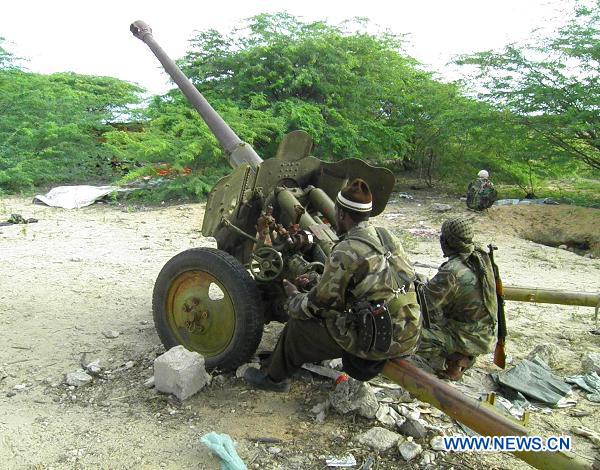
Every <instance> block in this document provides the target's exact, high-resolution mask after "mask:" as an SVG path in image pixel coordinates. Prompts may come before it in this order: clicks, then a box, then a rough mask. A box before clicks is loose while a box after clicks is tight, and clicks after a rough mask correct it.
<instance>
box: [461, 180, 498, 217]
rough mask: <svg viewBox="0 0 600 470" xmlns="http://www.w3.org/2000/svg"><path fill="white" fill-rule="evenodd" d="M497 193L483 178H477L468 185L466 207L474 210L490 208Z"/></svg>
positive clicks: (488, 181)
mask: <svg viewBox="0 0 600 470" xmlns="http://www.w3.org/2000/svg"><path fill="white" fill-rule="evenodd" d="M497 197H498V192H497V191H496V189H495V188H494V184H493V183H492V182H491V181H490V180H488V179H485V178H477V179H476V180H475V181H471V182H470V183H469V188H468V189H467V206H468V207H470V208H471V209H475V210H483V209H487V208H488V207H491V206H492V205H493V204H494V202H495V201H496V198H497Z"/></svg>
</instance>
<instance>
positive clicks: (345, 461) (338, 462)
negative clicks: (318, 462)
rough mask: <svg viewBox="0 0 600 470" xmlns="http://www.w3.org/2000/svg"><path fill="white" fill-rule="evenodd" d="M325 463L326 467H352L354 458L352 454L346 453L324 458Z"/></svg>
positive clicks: (354, 463)
mask: <svg viewBox="0 0 600 470" xmlns="http://www.w3.org/2000/svg"><path fill="white" fill-rule="evenodd" d="M325 463H326V464H327V466H328V467H354V466H355V465H356V459H355V458H354V455H352V454H348V455H346V456H344V457H341V458H336V457H331V458H329V459H325Z"/></svg>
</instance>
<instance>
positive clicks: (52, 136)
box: [0, 68, 140, 191]
mask: <svg viewBox="0 0 600 470" xmlns="http://www.w3.org/2000/svg"><path fill="white" fill-rule="evenodd" d="M139 92H140V89H139V88H138V87H136V86H135V85H132V84H129V83H126V82H123V81H120V80H117V79H114V78H109V77H93V76H85V75H77V74H73V73H58V74H53V75H40V74H35V73H27V72H23V71H20V70H17V69H15V68H10V69H6V70H0V188H2V189H4V190H8V191H18V190H22V189H26V188H31V187H34V186H40V185H46V184H50V183H64V182H81V181H90V180H93V179H106V178H109V177H112V175H110V174H109V173H107V168H109V167H108V166H107V165H105V164H103V162H106V161H110V158H111V155H110V154H109V153H108V151H107V150H106V149H105V148H104V147H103V145H102V140H103V138H102V134H103V133H104V132H106V131H107V130H109V129H112V128H111V126H110V125H109V124H108V122H109V121H111V120H114V119H115V117H116V116H118V115H119V114H120V113H127V112H128V107H129V105H130V104H131V103H135V102H136V101H137V93H139Z"/></svg>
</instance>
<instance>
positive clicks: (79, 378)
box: [65, 370, 92, 387]
mask: <svg viewBox="0 0 600 470" xmlns="http://www.w3.org/2000/svg"><path fill="white" fill-rule="evenodd" d="M91 381H92V376H91V375H89V374H88V373H87V372H85V371H83V370H77V371H75V372H69V373H68V374H67V375H66V376H65V383H66V384H67V385H71V386H73V387H81V386H82V385H85V384H88V383H90V382H91Z"/></svg>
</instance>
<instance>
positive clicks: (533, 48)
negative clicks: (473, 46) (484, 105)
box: [458, 0, 600, 170]
mask: <svg viewBox="0 0 600 470" xmlns="http://www.w3.org/2000/svg"><path fill="white" fill-rule="evenodd" d="M458 63H459V64H463V65H469V66H474V68H475V70H476V71H475V73H474V75H473V76H472V78H471V80H472V84H473V85H474V87H477V89H481V88H483V90H484V91H482V92H481V93H479V96H480V98H482V99H485V100H486V101H488V102H489V103H491V104H493V105H494V106H495V107H496V108H498V109H506V110H508V111H509V112H511V113H512V114H513V115H514V116H515V117H516V118H517V120H518V123H519V124H520V125H521V126H524V127H526V128H527V129H528V130H529V133H530V138H532V139H533V138H535V137H540V138H541V139H543V140H544V141H546V143H547V145H548V147H549V148H550V152H549V153H548V155H550V154H554V155H557V156H562V157H563V158H569V159H575V160H579V161H581V162H583V163H584V164H586V165H588V166H589V167H591V168H594V169H596V170H598V169H600V134H599V133H600V114H599V113H598V110H599V109H598V103H600V1H599V0H588V1H581V2H579V3H578V5H577V8H576V9H575V12H573V13H570V14H569V19H568V21H567V22H566V24H565V25H564V26H562V27H560V28H559V29H558V30H557V31H556V32H555V34H554V35H553V36H552V37H540V36H539V35H537V36H534V39H533V40H532V41H531V42H530V43H527V44H520V45H519V44H510V45H508V46H506V48H505V49H504V50H503V51H502V52H494V51H485V52H480V53H477V54H473V55H470V56H465V57H462V58H460V59H459V60H458Z"/></svg>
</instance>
